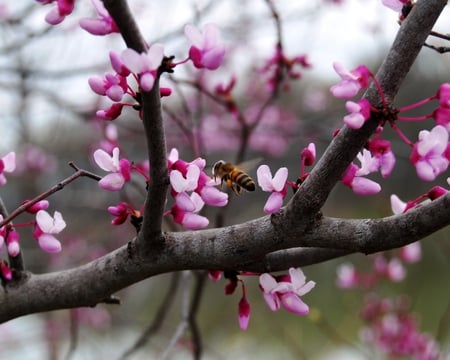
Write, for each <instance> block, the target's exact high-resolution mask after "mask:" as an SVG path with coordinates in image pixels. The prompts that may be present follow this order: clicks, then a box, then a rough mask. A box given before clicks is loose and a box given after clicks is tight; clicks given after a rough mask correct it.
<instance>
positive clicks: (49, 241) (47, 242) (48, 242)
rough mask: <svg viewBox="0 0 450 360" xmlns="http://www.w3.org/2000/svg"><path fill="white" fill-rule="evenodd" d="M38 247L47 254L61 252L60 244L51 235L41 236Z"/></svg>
mask: <svg viewBox="0 0 450 360" xmlns="http://www.w3.org/2000/svg"><path fill="white" fill-rule="evenodd" d="M38 243H39V246H40V247H41V249H42V250H44V251H46V252H48V253H57V252H60V251H61V243H60V242H59V240H58V239H56V238H55V237H54V236H53V235H50V234H43V235H41V236H39V239H38Z"/></svg>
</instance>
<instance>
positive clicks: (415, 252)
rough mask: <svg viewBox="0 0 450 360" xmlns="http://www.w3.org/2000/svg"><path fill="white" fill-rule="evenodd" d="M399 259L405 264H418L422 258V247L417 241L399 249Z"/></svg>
mask: <svg viewBox="0 0 450 360" xmlns="http://www.w3.org/2000/svg"><path fill="white" fill-rule="evenodd" d="M399 257H400V259H402V260H403V261H405V262H407V263H410V264H412V263H415V262H418V261H419V260H420V259H421V258H422V246H421V245H420V242H419V241H416V242H413V243H411V244H409V245H406V246H403V247H402V248H400V252H399Z"/></svg>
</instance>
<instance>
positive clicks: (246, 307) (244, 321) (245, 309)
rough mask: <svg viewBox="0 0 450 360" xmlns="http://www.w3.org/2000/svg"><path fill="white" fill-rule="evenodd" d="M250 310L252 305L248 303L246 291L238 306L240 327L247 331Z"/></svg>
mask: <svg viewBox="0 0 450 360" xmlns="http://www.w3.org/2000/svg"><path fill="white" fill-rule="evenodd" d="M250 310H251V308H250V303H249V302H248V301H247V298H246V296H245V291H244V292H243V294H242V297H241V300H240V301H239V305H238V320H239V327H240V328H241V329H242V330H247V327H248V323H249V322H250Z"/></svg>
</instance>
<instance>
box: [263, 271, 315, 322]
mask: <svg viewBox="0 0 450 360" xmlns="http://www.w3.org/2000/svg"><path fill="white" fill-rule="evenodd" d="M259 285H260V287H261V290H262V291H263V296H264V300H265V301H266V303H267V305H268V306H269V308H270V309H271V310H272V311H276V310H279V309H280V307H281V306H283V307H284V308H285V309H286V310H287V311H289V312H292V313H294V314H297V315H307V314H308V313H309V307H308V305H306V304H305V303H304V302H303V301H302V299H301V298H300V297H301V296H303V295H305V294H306V293H308V292H310V291H311V289H312V288H313V287H314V286H315V285H316V283H315V282H314V281H308V282H306V277H305V275H304V274H303V272H302V270H300V269H295V268H290V269H289V276H285V277H282V278H281V281H277V279H276V278H274V277H273V276H272V275H270V274H267V273H265V274H262V275H261V276H260V277H259Z"/></svg>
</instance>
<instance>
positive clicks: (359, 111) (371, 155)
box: [330, 63, 450, 195]
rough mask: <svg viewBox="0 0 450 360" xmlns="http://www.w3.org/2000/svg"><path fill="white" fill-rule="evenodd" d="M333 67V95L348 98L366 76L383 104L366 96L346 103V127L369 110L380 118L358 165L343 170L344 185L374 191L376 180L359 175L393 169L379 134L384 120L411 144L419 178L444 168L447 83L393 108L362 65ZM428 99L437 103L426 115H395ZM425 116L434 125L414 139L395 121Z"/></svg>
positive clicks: (448, 150) (449, 103)
mask: <svg viewBox="0 0 450 360" xmlns="http://www.w3.org/2000/svg"><path fill="white" fill-rule="evenodd" d="M334 67H335V70H336V71H337V73H338V75H339V76H340V77H341V81H340V82H339V83H338V84H336V85H333V86H332V87H331V89H330V90H331V92H332V93H333V95H334V96H336V97H339V98H345V99H349V98H351V97H353V96H355V95H356V94H357V93H358V92H359V90H361V89H364V88H366V87H367V86H368V84H369V80H370V79H372V80H373V81H374V83H375V85H376V87H377V88H378V91H379V93H380V97H381V99H382V104H383V105H382V109H378V108H375V107H373V106H372V105H371V104H370V103H369V101H368V100H367V99H362V100H359V101H358V102H352V101H348V102H347V103H346V107H347V110H348V111H350V114H349V115H346V116H345V117H344V123H345V124H346V125H347V126H348V127H350V128H352V129H355V130H357V129H360V128H361V127H362V126H363V125H364V123H365V122H366V121H367V120H368V119H369V118H370V116H371V114H376V115H377V116H378V117H380V119H381V121H380V124H379V126H378V128H377V130H376V132H375V134H374V136H373V138H371V139H369V141H368V142H367V144H366V146H365V149H364V150H363V152H362V153H361V154H359V155H358V159H359V160H360V162H361V167H358V166H356V165H355V164H350V166H349V167H348V169H347V171H346V172H345V173H344V175H343V178H342V181H343V183H344V184H345V185H347V186H349V187H350V188H352V190H353V191H354V192H355V193H357V194H360V195H365V194H375V193H377V192H379V191H380V190H381V187H380V186H379V184H377V183H375V182H373V181H371V180H369V179H365V178H362V176H365V175H368V174H370V173H373V172H377V171H380V172H381V175H382V176H383V177H384V178H386V177H388V176H389V175H390V174H391V172H392V170H393V169H394V165H395V156H394V153H393V152H392V150H391V146H390V142H389V141H388V140H385V139H382V138H381V135H382V132H383V130H384V125H385V124H386V123H389V124H390V125H391V127H392V128H393V129H394V131H395V132H396V133H397V134H398V136H399V137H400V138H401V140H402V141H403V142H405V143H406V144H407V145H408V146H410V147H411V148H412V152H411V155H410V161H411V163H412V164H413V165H414V166H415V168H416V172H417V175H418V177H419V178H420V179H422V180H424V181H433V180H435V179H436V178H437V177H438V176H439V175H440V174H442V173H443V172H445V171H446V170H447V168H448V166H449V165H450V144H449V131H450V125H449V124H450V120H449V119H450V117H449V116H448V115H449V114H450V84H448V83H444V84H442V85H441V86H440V87H439V89H438V91H437V93H436V94H435V95H433V96H431V97H429V98H427V99H425V100H422V101H419V102H417V103H415V104H412V105H409V106H405V107H403V108H400V109H395V110H394V109H391V108H388V105H387V104H386V100H385V98H384V94H383V91H382V89H381V87H380V85H379V83H378V81H377V80H376V78H375V76H373V74H372V73H371V72H370V71H369V70H368V69H367V68H366V67H365V66H363V65H361V66H358V67H357V68H356V69H355V70H353V71H348V70H346V69H345V68H344V67H343V66H342V65H340V64H338V63H335V65H334ZM432 100H439V105H438V107H437V108H436V109H434V110H433V112H431V113H430V114H428V115H425V116H421V117H404V116H400V115H399V114H400V113H401V112H404V111H407V110H411V109H414V108H417V107H419V106H422V105H424V104H427V103H429V102H431V101H432ZM429 118H434V119H435V121H436V126H435V127H434V128H433V129H431V130H430V131H428V130H422V131H420V132H419V136H418V141H417V142H416V143H413V142H412V141H410V140H409V139H408V138H407V137H406V135H405V134H403V132H402V131H401V130H400V129H399V127H398V125H397V122H399V121H404V122H407V121H410V122H411V121H421V120H426V119H429Z"/></svg>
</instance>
